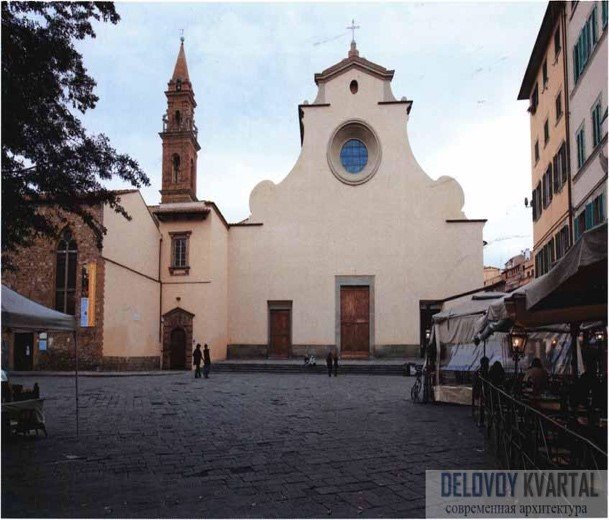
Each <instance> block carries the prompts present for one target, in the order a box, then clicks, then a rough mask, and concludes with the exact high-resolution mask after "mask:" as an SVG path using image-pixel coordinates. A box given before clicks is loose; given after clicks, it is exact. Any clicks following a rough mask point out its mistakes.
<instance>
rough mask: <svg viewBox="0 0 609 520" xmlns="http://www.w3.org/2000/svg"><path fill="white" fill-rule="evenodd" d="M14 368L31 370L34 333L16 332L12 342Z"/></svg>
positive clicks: (32, 366)
mask: <svg viewBox="0 0 609 520" xmlns="http://www.w3.org/2000/svg"><path fill="white" fill-rule="evenodd" d="M13 351H14V358H13V359H14V361H15V364H14V366H15V370H32V369H33V368H34V334H32V333H31V332H27V333H16V334H15V343H14V350H13Z"/></svg>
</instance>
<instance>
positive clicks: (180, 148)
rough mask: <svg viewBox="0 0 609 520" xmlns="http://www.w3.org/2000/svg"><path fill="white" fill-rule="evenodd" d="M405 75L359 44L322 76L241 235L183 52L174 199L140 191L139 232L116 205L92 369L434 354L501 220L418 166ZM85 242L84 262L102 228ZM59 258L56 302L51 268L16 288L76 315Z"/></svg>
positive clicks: (173, 145)
mask: <svg viewBox="0 0 609 520" xmlns="http://www.w3.org/2000/svg"><path fill="white" fill-rule="evenodd" d="M393 76H394V71H393V70H388V69H386V68H385V67H383V66H381V65H378V64H376V63H373V62H372V61H369V60H367V59H365V58H364V57H362V56H360V53H359V50H358V49H357V47H356V44H355V41H353V42H352V43H351V47H350V49H349V51H348V55H347V56H346V57H345V58H344V59H342V60H340V61H339V62H338V63H336V64H334V65H332V66H331V67H329V68H327V69H326V70H324V71H322V72H321V73H318V74H315V76H314V81H315V83H316V85H317V87H318V92H317V97H316V99H315V100H314V101H313V102H312V103H306V102H305V103H303V104H302V105H300V106H299V107H298V117H299V120H300V136H295V138H296V139H298V138H299V137H300V142H301V145H302V146H301V151H300V155H299V156H298V158H297V159H296V163H295V165H294V166H293V168H292V170H291V171H290V172H289V173H288V174H287V175H286V177H285V178H284V179H283V180H282V181H281V182H279V183H278V184H275V183H273V182H271V181H263V182H261V183H260V184H258V185H257V186H256V187H255V188H254V190H253V191H252V193H251V196H250V216H249V217H248V218H247V219H246V220H245V221H243V222H239V223H228V222H227V221H226V220H225V218H224V217H223V216H222V213H221V211H220V209H219V208H218V207H217V206H216V205H215V204H214V203H213V202H211V201H207V200H204V199H199V198H198V194H199V193H203V194H204V193H205V175H204V173H200V174H198V173H197V168H198V162H197V159H198V153H199V151H200V149H201V146H204V143H199V135H198V129H197V126H196V124H195V109H196V106H197V104H196V101H195V86H194V85H192V83H191V81H190V77H189V73H188V67H187V62H186V55H185V49H184V43H183V42H182V44H181V46H180V50H179V54H178V58H177V62H176V65H175V69H174V72H173V75H172V77H171V79H170V81H169V83H168V86H167V89H166V91H165V96H166V98H167V112H166V114H165V115H164V116H163V124H162V129H161V132H160V138H161V145H162V186H161V201H160V203H159V204H158V205H154V206H146V205H145V203H144V202H143V199H142V198H141V196H140V194H139V193H138V192H136V191H135V192H134V191H130V192H125V193H124V194H122V196H121V197H122V203H123V204H124V205H125V207H126V209H127V211H128V212H129V213H130V214H131V216H132V217H133V218H132V220H131V221H127V220H125V219H122V218H121V217H120V216H118V215H116V214H115V213H114V212H112V211H109V210H107V208H101V209H100V211H101V212H102V217H103V219H104V225H105V226H106V227H107V228H108V235H107V237H106V238H105V241H104V244H103V248H102V249H101V250H98V251H95V252H94V253H95V254H94V255H93V260H91V259H89V258H88V259H87V261H88V262H90V261H94V262H96V263H97V264H98V268H97V279H96V280H97V281H96V284H97V287H98V290H97V293H96V294H97V298H98V301H97V303H96V309H95V313H96V315H97V316H98V319H97V321H96V322H95V324H94V325H92V327H94V328H95V330H96V334H97V335H96V336H95V337H96V338H99V347H97V348H96V349H95V355H94V356H92V357H90V363H89V364H88V366H89V367H91V368H94V367H96V366H98V367H102V368H117V367H118V368H144V367H146V368H150V367H159V368H172V369H176V368H177V369H180V368H189V367H190V366H191V365H192V361H191V355H192V349H193V343H195V342H200V343H201V344H203V343H207V344H209V346H210V348H211V353H212V359H225V358H256V357H296V356H301V355H303V354H305V353H315V354H317V355H325V353H326V352H327V351H328V350H334V349H336V350H337V351H338V352H339V354H340V356H341V357H343V358H346V357H351V358H368V357H380V356H398V357H403V356H405V355H415V354H418V353H419V345H420V342H421V338H422V337H423V336H424V326H423V325H421V323H422V314H421V313H422V312H423V311H422V310H421V309H429V308H432V307H433V302H434V301H438V300H442V299H444V298H446V297H447V296H449V295H452V294H457V293H463V292H466V291H471V290H473V289H476V288H479V287H481V286H482V285H483V276H482V247H483V240H482V230H483V226H484V223H485V220H469V219H467V218H466V216H465V214H464V213H463V210H462V208H463V205H464V194H463V190H462V189H461V187H460V186H459V184H458V183H457V182H456V181H455V180H454V179H452V178H450V177H440V178H439V179H437V180H432V179H431V178H430V177H429V176H428V175H427V174H426V173H425V172H424V171H423V170H422V169H421V167H420V166H419V164H418V163H417V161H416V159H415V158H414V155H413V153H412V150H411V149H410V145H409V143H408V120H409V115H410V112H411V109H412V106H413V102H412V101H411V100H408V99H406V98H401V99H397V98H396V97H395V96H394V94H393V92H392V89H391V81H392V79H393ZM199 164H200V163H199ZM197 185H198V186H199V188H198V189H197ZM71 231H72V233H73V235H74V244H73V245H74V247H75V249H76V250H78V251H80V249H78V247H79V244H80V243H82V240H83V238H82V236H83V234H86V230H81V229H78V230H77V229H75V228H72V229H71ZM56 247H57V246H56V244H54V243H48V242H47V243H45V245H44V246H42V247H41V252H40V254H45V253H46V254H48V258H47V265H48V266H49V270H50V271H52V272H53V273H54V274H53V276H52V277H49V283H48V291H47V292H46V293H45V294H44V295H41V294H39V293H36V292H35V291H34V292H32V290H31V287H29V286H28V269H35V268H36V262H34V263H33V264H32V265H31V266H28V267H27V268H25V269H23V270H22V271H21V275H19V279H18V280H17V279H14V280H12V281H11V280H9V282H10V285H12V286H13V288H15V289H16V290H17V291H19V292H21V293H22V294H25V295H26V296H33V297H34V299H38V300H40V301H41V302H42V303H45V304H51V306H54V307H56V308H61V309H62V310H67V311H69V312H71V311H72V309H67V308H64V307H65V306H64V307H61V305H60V304H61V301H65V298H64V300H58V299H57V298H58V296H57V295H59V294H63V293H61V292H60V291H59V289H61V288H59V289H58V287H56V286H57V283H59V282H57V283H55V280H60V281H61V279H59V278H57V269H58V267H57V265H58V264H56V261H55V260H53V259H54V258H55V256H54V255H55V253H49V252H52V251H54V250H55V249H56ZM25 256H27V255H26V254H24V257H25ZM73 258H74V262H75V270H74V273H75V275H74V277H73V278H74V279H73V280H72V281H71V282H70V283H71V285H73V286H74V288H75V289H74V290H73V291H72V293H71V296H70V297H71V298H74V300H75V301H76V302H78V301H79V300H80V299H82V295H83V293H82V292H81V289H80V287H81V286H82V279H81V278H80V270H79V267H80V257H79V256H74V257H73ZM22 261H23V260H22ZM62 283H63V282H62ZM60 285H61V284H60ZM70 290H71V289H70ZM58 291H59V292H58ZM58 302H59V303H58ZM430 302H431V303H430ZM73 312H75V313H76V315H79V306H78V305H75V306H74V308H73ZM54 348H56V349H59V343H58V342H55V347H54ZM80 348H83V349H85V348H87V346H86V345H84V344H83V345H82V346H81V347H80ZM49 350H50V349H49ZM51 364H52V363H51Z"/></svg>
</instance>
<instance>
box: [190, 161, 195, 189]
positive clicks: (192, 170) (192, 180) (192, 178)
mask: <svg viewBox="0 0 609 520" xmlns="http://www.w3.org/2000/svg"><path fill="white" fill-rule="evenodd" d="M194 184H195V161H194V160H193V159H190V185H191V187H193V188H194Z"/></svg>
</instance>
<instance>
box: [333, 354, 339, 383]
mask: <svg viewBox="0 0 609 520" xmlns="http://www.w3.org/2000/svg"><path fill="white" fill-rule="evenodd" d="M332 357H333V358H334V377H336V376H337V375H338V353H337V352H336V350H335V351H334V355H333V356H332Z"/></svg>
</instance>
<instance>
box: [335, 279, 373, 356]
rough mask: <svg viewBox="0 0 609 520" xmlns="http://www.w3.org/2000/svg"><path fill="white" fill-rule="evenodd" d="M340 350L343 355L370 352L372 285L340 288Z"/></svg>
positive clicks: (366, 353) (365, 354)
mask: <svg viewBox="0 0 609 520" xmlns="http://www.w3.org/2000/svg"><path fill="white" fill-rule="evenodd" d="M340 352H341V356H343V357H368V355H369V353H370V287H368V286H367V285H366V286H343V287H341V288H340Z"/></svg>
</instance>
